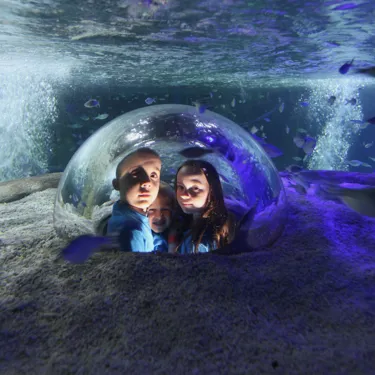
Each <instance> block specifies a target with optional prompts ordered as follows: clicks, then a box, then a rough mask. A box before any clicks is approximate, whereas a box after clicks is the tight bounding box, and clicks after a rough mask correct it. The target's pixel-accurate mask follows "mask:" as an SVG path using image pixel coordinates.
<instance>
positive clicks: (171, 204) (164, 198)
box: [147, 181, 177, 253]
mask: <svg viewBox="0 0 375 375" xmlns="http://www.w3.org/2000/svg"><path fill="white" fill-rule="evenodd" d="M176 204H177V202H176V196H175V193H174V191H173V189H172V187H171V186H170V185H169V184H167V183H166V182H164V181H161V182H160V188H159V193H158V196H157V198H156V199H155V201H154V202H153V203H152V204H151V206H150V207H149V208H148V210H147V217H148V221H149V223H150V227H151V229H152V235H153V237H154V251H158V252H163V253H164V252H168V242H169V243H171V239H172V231H171V230H170V226H171V223H172V219H173V216H174V213H175V208H176ZM168 239H169V241H168Z"/></svg>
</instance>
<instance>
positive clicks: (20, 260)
mask: <svg viewBox="0 0 375 375" xmlns="http://www.w3.org/2000/svg"><path fill="white" fill-rule="evenodd" d="M287 193H288V198H289V202H290V213H289V222H288V224H287V226H286V229H285V232H284V235H283V237H282V238H280V239H279V240H278V241H277V242H276V243H275V244H274V245H273V246H272V247H270V248H268V249H262V250H260V251H257V252H254V253H247V254H243V255H237V256H232V257H227V256H218V255H198V256H184V257H181V256H177V257H176V256H157V255H153V254H143V255H142V254H131V253H106V254H97V255H95V256H93V257H92V258H91V259H90V260H89V261H88V262H87V263H86V264H84V265H71V264H67V263H65V262H64V261H63V260H61V259H60V258H59V257H58V251H59V249H61V248H62V247H63V246H64V245H65V244H66V243H65V242H64V241H62V240H60V239H59V238H57V237H56V235H55V232H54V229H53V220H52V213H53V203H54V197H55V194H56V189H48V190H45V191H41V192H36V193H34V194H32V195H29V196H27V197H25V198H23V199H20V200H17V201H14V202H12V203H7V204H0V238H1V243H0V374H6V375H13V374H28V375H31V374H51V375H52V374H56V375H57V374H66V375H68V374H98V375H103V374H119V375H120V374H121V375H123V374H142V375H145V374H194V375H199V374H299V375H300V374H305V375H307V374H375V323H374V322H375V287H374V285H375V219H369V218H366V217H361V216H360V215H358V214H357V213H355V212H353V211H351V210H349V209H348V208H346V207H345V206H343V205H341V204H338V203H334V202H332V201H323V200H320V199H319V198H316V197H314V196H310V195H307V196H304V195H300V194H298V193H297V192H295V191H294V190H290V189H287Z"/></svg>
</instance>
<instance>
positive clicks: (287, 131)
mask: <svg viewBox="0 0 375 375" xmlns="http://www.w3.org/2000/svg"><path fill="white" fill-rule="evenodd" d="M285 132H286V134H289V132H290V129H289V126H288V125H287V126H286V127H285Z"/></svg>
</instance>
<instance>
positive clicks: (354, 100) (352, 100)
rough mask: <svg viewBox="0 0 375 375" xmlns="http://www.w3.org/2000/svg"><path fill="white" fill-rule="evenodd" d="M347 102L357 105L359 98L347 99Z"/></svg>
mask: <svg viewBox="0 0 375 375" xmlns="http://www.w3.org/2000/svg"><path fill="white" fill-rule="evenodd" d="M345 104H351V105H356V104H357V99H355V98H351V99H350V100H349V99H346V103H345Z"/></svg>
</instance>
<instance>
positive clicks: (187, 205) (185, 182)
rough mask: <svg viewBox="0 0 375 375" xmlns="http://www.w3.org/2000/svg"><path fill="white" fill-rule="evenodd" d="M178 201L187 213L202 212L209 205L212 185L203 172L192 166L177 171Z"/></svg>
mask: <svg viewBox="0 0 375 375" xmlns="http://www.w3.org/2000/svg"><path fill="white" fill-rule="evenodd" d="M176 186H177V190H176V197H177V202H178V204H179V205H180V207H181V209H182V211H184V213H185V214H199V213H202V212H203V211H204V209H205V207H206V205H207V198H208V194H209V192H210V185H209V184H208V181H207V178H206V176H205V175H204V173H203V172H201V171H199V170H198V171H197V168H193V167H190V166H185V167H182V168H181V169H180V170H179V171H178V173H177V184H176Z"/></svg>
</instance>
